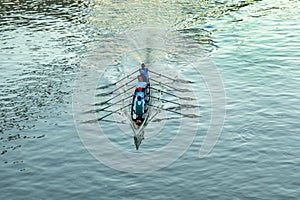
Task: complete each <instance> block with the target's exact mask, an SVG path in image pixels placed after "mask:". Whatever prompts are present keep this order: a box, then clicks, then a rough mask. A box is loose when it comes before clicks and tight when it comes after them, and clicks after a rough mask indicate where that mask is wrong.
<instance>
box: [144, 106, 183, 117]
mask: <svg viewBox="0 0 300 200" xmlns="http://www.w3.org/2000/svg"><path fill="white" fill-rule="evenodd" d="M149 106H151V107H154V108H157V109H161V110H165V111H169V112H172V113H175V114H178V115H183V114H182V113H180V112H177V111H174V110H171V109H169V108H163V107H158V106H155V105H151V104H149Z"/></svg>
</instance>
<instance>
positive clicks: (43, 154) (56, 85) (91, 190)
mask: <svg viewBox="0 0 300 200" xmlns="http://www.w3.org/2000/svg"><path fill="white" fill-rule="evenodd" d="M299 8H300V2H299V1H297V0H290V1H283V0H282V1H280V0H275V1H270V0H262V1H250V0H248V1H238V0H236V1H172V2H171V1H71V0H69V1H62V2H61V3H58V2H55V1H46V2H40V1H37V2H36V1H18V2H13V1H12V2H9V1H3V0H2V1H0V9H1V12H0V24H1V25H0V36H1V43H0V44H1V46H0V80H1V81H0V86H1V89H0V105H1V107H0V197H1V199H116V198H119V199H142V198H143V199H166V198H169V199H299V198H300V192H299V186H300V181H299V180H300V179H299V178H300V164H299V163H300V157H299V155H300V148H299V142H300V137H299V131H300V125H299V114H300V101H299V99H300V93H299V89H298V88H299V86H300V85H299V80H300V71H299V68H298V66H299V64H300V59H299V57H300V53H299V52H300V48H299V42H300V34H299V33H300V24H299V21H300V13H299ZM147 27H155V28H159V29H167V30H171V31H174V32H176V33H180V34H181V35H182V36H183V37H186V38H188V40H189V41H192V44H193V45H194V44H197V45H198V46H197V47H198V48H201V49H203V50H204V51H205V52H206V53H207V54H208V56H209V58H210V60H211V61H212V62H213V63H214V64H215V65H216V67H217V69H218V71H219V72H220V74H221V76H222V81H223V84H224V90H225V92H226V106H225V108H226V118H225V123H224V126H223V131H222V134H221V136H220V138H219V139H218V142H217V144H216V145H215V147H214V149H213V151H212V152H211V153H210V154H209V155H208V156H207V157H205V158H202V159H200V158H199V157H198V156H199V149H200V147H201V145H203V141H204V139H205V136H206V132H207V130H208V127H209V125H210V118H211V105H210V98H209V93H208V91H207V89H205V83H202V82H201V83H199V88H201V89H200V91H198V92H197V93H196V95H197V97H198V99H199V103H200V106H201V109H200V113H201V120H200V122H199V124H198V125H199V129H198V131H197V135H196V137H195V138H194V140H193V143H192V144H191V145H190V146H189V148H188V149H187V151H185V153H184V154H183V155H182V156H181V157H180V158H179V159H177V160H176V161H175V162H173V163H172V164H171V165H169V166H167V167H165V168H162V169H159V170H157V171H154V172H147V173H139V174H135V173H127V172H122V171H118V170H115V169H112V168H110V167H109V166H106V165H104V164H103V163H101V162H99V161H98V160H97V159H95V158H94V157H93V156H92V155H91V154H90V152H89V151H87V150H86V148H85V146H84V145H83V143H82V142H81V140H80V137H79V135H78V133H77V129H76V121H74V111H73V106H72V103H74V102H73V99H72V95H73V93H74V90H76V89H77V85H76V80H78V75H79V74H80V73H81V72H84V71H85V70H86V69H89V68H90V67H91V66H90V65H89V64H90V63H93V64H94V65H95V69H97V70H99V71H103V70H105V69H106V66H103V65H102V63H103V60H97V59H96V58H98V55H99V57H101V56H102V55H107V58H110V57H116V58H117V59H116V60H114V61H113V62H112V68H113V67H114V66H115V67H116V68H118V67H120V66H124V65H126V64H128V65H129V64H132V65H135V64H137V63H139V62H141V61H143V59H144V57H145V55H146V53H145V55H144V54H143V53H142V54H141V55H138V56H137V57H135V58H136V60H134V59H133V58H126V56H125V57H124V55H123V57H122V56H120V57H118V55H121V53H122V52H121V53H120V52H109V51H108V50H111V49H108V48H106V46H105V45H107V44H110V45H112V44H115V41H116V38H117V39H118V37H119V35H120V34H122V33H123V32H129V31H132V30H143V29H145V28H147ZM153 40H154V38H153ZM136 42H137V43H138V42H139V41H136ZM150 42H151V41H150ZM173 42H174V43H175V44H180V43H181V41H179V40H178V41H176V40H173ZM117 44H118V45H122V44H123V43H122V41H120V42H119V43H117ZM138 44H139V43H138ZM193 48H195V47H193ZM193 48H191V49H193ZM180 50H181V51H182V53H186V52H188V51H189V50H190V49H188V48H183V49H180ZM178 51H179V50H178ZM103 57H104V56H102V57H101V58H103ZM170 60H171V63H172V67H173V69H174V71H178V73H182V74H184V76H185V78H188V79H190V80H194V81H196V80H198V77H197V76H195V74H194V73H193V72H194V71H193V70H192V69H191V70H190V71H189V70H188V69H187V68H184V69H183V68H182V66H185V64H184V63H181V60H180V59H179V58H176V57H172V58H170V59H169V61H170ZM95 61H99V62H98V63H97V62H96V63H95ZM179 69H181V70H179ZM182 70H183V71H182ZM109 75H112V77H114V76H113V75H114V72H112V74H109V73H108V74H107V76H108V77H109ZM85 84H86V85H95V83H94V82H92V81H91V80H89V79H86V80H85ZM221 89H222V88H221ZM92 109H93V107H92V106H91V110H92ZM84 115H85V113H82V116H84ZM75 117H76V116H75ZM153 126H154V127H152V129H155V128H156V127H155V123H153ZM175 126H176V120H170V121H167V122H165V127H164V129H163V137H164V138H165V139H166V140H170V138H172V136H171V135H172V134H173V128H174V127H175ZM150 128H151V127H150ZM158 128H159V127H158ZM110 129H111V133H113V134H115V135H112V136H110V139H111V140H112V141H114V142H116V143H118V145H119V146H121V149H123V150H124V151H130V152H135V150H134V145H133V141H132V137H131V136H129V135H126V134H122V135H117V134H118V133H120V129H119V127H118V126H112V127H111V128H110ZM86 132H87V133H89V132H90V130H88V129H86ZM149 132H151V131H149ZM145 137H146V139H145V141H143V143H142V146H141V152H149V151H150V152H151V151H155V149H159V148H161V147H162V145H164V143H163V141H160V140H159V139H158V138H157V137H150V136H149V137H148V138H147V134H146V135H145ZM101 145H104V144H99V146H100V147H101ZM137 154H138V153H137ZM138 155H139V154H138ZM143 155H144V154H143ZM109 156H111V157H112V159H113V158H114V155H113V154H111V155H109ZM143 159H144V158H143ZM160 159H161V162H163V160H165V159H166V158H165V157H163V156H162V157H161V158H160ZM158 161H159V160H158ZM116 162H117V161H116ZM119 165H122V163H119Z"/></svg>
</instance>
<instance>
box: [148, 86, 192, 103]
mask: <svg viewBox="0 0 300 200" xmlns="http://www.w3.org/2000/svg"><path fill="white" fill-rule="evenodd" d="M151 89H153V90H156V91H158V92H160V93H162V94H163V93H165V94H168V95H170V96H173V97H176V98H178V99H182V100H195V99H194V98H192V97H180V96H177V95H175V94H173V93H170V92H167V91H164V90H161V89H157V88H154V87H152V86H151Z"/></svg>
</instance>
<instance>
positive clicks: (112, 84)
mask: <svg viewBox="0 0 300 200" xmlns="http://www.w3.org/2000/svg"><path fill="white" fill-rule="evenodd" d="M137 71H138V70H135V71H134V72H132V73H131V74H128V75H127V76H125V77H124V78H122V79H120V80H118V81H117V82H115V83H111V84H108V85H104V86H101V87H98V88H97V89H105V88H108V87H110V86H114V85H116V84H118V83H120V82H121V81H123V80H124V79H126V78H129V77H130V76H132V75H133V74H134V73H136V72H137Z"/></svg>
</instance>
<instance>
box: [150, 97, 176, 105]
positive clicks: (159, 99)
mask: <svg viewBox="0 0 300 200" xmlns="http://www.w3.org/2000/svg"><path fill="white" fill-rule="evenodd" d="M151 98H154V99H157V100H158V101H162V102H169V103H172V104H176V105H179V106H180V105H181V104H180V103H178V102H175V101H171V100H167V99H163V98H159V97H154V96H151Z"/></svg>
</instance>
